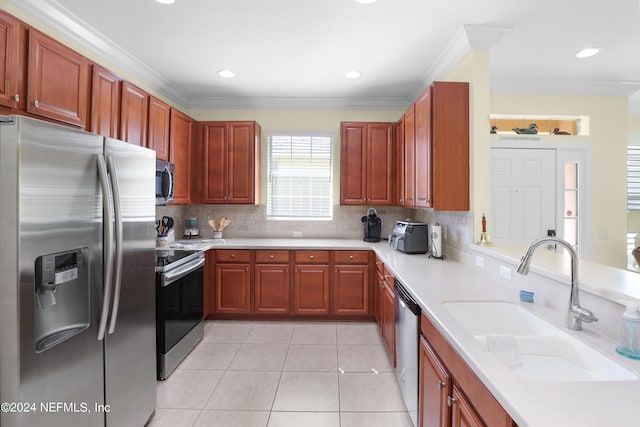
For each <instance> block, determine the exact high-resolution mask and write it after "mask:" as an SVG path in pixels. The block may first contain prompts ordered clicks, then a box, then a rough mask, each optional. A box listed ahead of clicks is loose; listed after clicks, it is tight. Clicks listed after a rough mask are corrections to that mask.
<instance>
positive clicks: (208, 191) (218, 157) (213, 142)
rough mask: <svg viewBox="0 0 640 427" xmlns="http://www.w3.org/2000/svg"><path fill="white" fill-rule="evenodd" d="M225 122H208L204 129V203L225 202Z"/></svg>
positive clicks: (226, 169) (226, 127)
mask: <svg viewBox="0 0 640 427" xmlns="http://www.w3.org/2000/svg"><path fill="white" fill-rule="evenodd" d="M228 133H229V132H228V126H227V123H226V122H209V123H206V124H205V127H204V171H205V173H204V183H203V188H204V202H205V203H226V201H227V193H228V192H227V171H228V167H227V151H228V149H227V134H228Z"/></svg>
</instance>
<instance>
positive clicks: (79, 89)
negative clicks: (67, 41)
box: [27, 29, 90, 127]
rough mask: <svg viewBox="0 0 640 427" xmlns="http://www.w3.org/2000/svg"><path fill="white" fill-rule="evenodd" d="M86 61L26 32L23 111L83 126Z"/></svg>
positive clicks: (85, 120) (87, 92) (66, 48)
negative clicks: (25, 98)
mask: <svg viewBox="0 0 640 427" xmlns="http://www.w3.org/2000/svg"><path fill="white" fill-rule="evenodd" d="M89 73H90V69H89V60H88V59H86V58H85V57H83V56H82V55H79V54H78V53H76V52H74V51H73V50H71V49H69V48H68V47H66V46H65V45H63V44H61V43H58V42H57V41H55V40H53V39H52V38H50V37H48V36H45V35H44V34H42V33H40V32H38V31H36V30H34V29H30V30H29V65H28V73H27V111H28V112H29V113H32V114H37V115H39V116H43V117H48V118H50V119H54V120H59V121H61V122H64V123H68V124H72V125H75V126H79V127H86V125H87V108H88V103H89V80H90V79H89Z"/></svg>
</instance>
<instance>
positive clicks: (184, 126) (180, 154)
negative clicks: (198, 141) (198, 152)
mask: <svg viewBox="0 0 640 427" xmlns="http://www.w3.org/2000/svg"><path fill="white" fill-rule="evenodd" d="M192 133H193V120H192V119H191V118H190V117H188V116H186V115H184V114H182V113H181V112H179V111H177V110H174V109H173V108H172V109H171V126H170V137H169V161H170V162H172V163H173V164H174V165H175V169H174V172H173V175H174V178H175V180H174V182H175V188H174V189H173V197H174V200H173V203H174V204H183V203H190V201H191V147H192V142H191V138H192Z"/></svg>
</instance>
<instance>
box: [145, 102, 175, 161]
mask: <svg viewBox="0 0 640 427" xmlns="http://www.w3.org/2000/svg"><path fill="white" fill-rule="evenodd" d="M170 122H171V107H170V106H169V105H168V104H166V103H165V102H162V101H160V100H159V99H157V98H156V97H153V96H149V128H148V136H147V148H150V149H152V150H154V151H155V152H156V158H157V159H162V160H165V161H169V138H170V135H169V129H170Z"/></svg>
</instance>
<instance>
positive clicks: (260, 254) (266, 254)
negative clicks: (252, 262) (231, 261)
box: [256, 250, 289, 264]
mask: <svg viewBox="0 0 640 427" xmlns="http://www.w3.org/2000/svg"><path fill="white" fill-rule="evenodd" d="M277 262H279V263H283V262H286V263H288V262H289V251H263V250H261V251H256V263H259V264H268V263H277Z"/></svg>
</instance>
